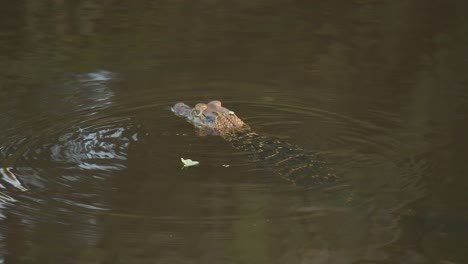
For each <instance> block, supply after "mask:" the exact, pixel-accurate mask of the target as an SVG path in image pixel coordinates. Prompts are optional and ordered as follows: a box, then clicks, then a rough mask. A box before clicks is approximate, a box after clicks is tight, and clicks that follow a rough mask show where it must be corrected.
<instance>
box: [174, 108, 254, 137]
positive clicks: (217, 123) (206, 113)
mask: <svg viewBox="0 0 468 264" xmlns="http://www.w3.org/2000/svg"><path fill="white" fill-rule="evenodd" d="M171 109H172V112H174V113H175V114H176V115H177V116H180V117H183V118H185V119H186V120H187V121H188V122H189V123H192V124H193V125H194V126H195V127H196V128H197V130H198V132H199V134H200V135H227V134H231V133H234V132H237V131H241V130H244V129H248V128H249V127H248V126H247V125H246V124H245V123H244V122H242V120H240V119H239V118H238V117H237V116H236V114H235V113H234V112H233V111H231V110H229V109H227V108H224V107H222V106H221V102H220V101H211V102H209V103H208V104H204V103H199V104H196V105H195V107H193V108H192V107H190V106H188V105H186V104H184V103H177V104H175V105H174V106H173V107H172V108H171Z"/></svg>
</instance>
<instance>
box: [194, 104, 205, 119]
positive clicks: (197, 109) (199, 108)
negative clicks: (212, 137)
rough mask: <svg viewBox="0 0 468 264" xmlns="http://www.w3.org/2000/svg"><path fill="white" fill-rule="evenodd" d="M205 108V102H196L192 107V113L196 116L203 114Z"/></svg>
mask: <svg viewBox="0 0 468 264" xmlns="http://www.w3.org/2000/svg"><path fill="white" fill-rule="evenodd" d="M206 108H207V106H206V104H197V105H196V106H195V107H194V108H193V109H192V114H193V115H194V116H196V117H200V116H201V115H202V114H203V111H205V109H206Z"/></svg>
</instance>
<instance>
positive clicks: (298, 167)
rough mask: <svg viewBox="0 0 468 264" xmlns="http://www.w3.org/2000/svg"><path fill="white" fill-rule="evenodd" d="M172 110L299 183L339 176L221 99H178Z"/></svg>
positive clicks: (201, 130) (322, 181) (329, 180)
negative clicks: (244, 118)
mask: <svg viewBox="0 0 468 264" xmlns="http://www.w3.org/2000/svg"><path fill="white" fill-rule="evenodd" d="M172 111H173V112H174V113H175V114H176V115H177V116H180V117H183V118H185V119H186V120H187V121H188V122H190V123H192V124H193V125H194V126H195V127H196V128H197V130H198V133H199V134H202V135H219V136H221V137H223V138H224V139H225V140H226V141H228V142H229V143H231V145H232V146H233V147H235V148H236V149H239V150H243V151H247V152H249V153H251V154H252V155H253V156H254V158H255V159H256V160H260V161H262V162H263V163H264V164H265V165H266V166H267V167H269V168H271V169H272V170H273V171H274V172H275V173H277V174H279V175H280V176H282V177H284V178H285V179H287V180H290V181H292V182H294V183H295V184H298V185H302V186H313V185H321V184H327V183H332V182H335V181H336V180H337V177H336V175H335V174H334V173H332V172H331V170H330V169H329V168H326V167H325V164H324V162H323V161H320V160H319V159H317V155H316V154H314V153H311V152H308V151H305V150H303V149H301V148H299V147H296V146H293V145H291V144H289V143H286V142H283V141H280V140H278V139H275V138H271V137H267V136H262V135H260V134H257V133H255V132H254V131H252V129H251V128H250V127H249V126H248V125H247V124H245V123H244V122H243V121H242V120H241V119H240V118H238V117H237V116H236V114H235V113H234V112H233V111H231V110H229V109H227V108H225V107H223V106H222V105H221V102H220V101H212V102H210V103H208V104H203V103H199V104H197V105H196V106H195V107H194V108H191V107H189V106H188V105H186V104H184V103H177V104H175V105H174V107H172Z"/></svg>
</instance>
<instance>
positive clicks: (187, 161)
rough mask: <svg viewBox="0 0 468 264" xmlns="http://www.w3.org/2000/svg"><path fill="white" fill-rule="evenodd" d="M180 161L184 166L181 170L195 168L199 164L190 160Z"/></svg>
mask: <svg viewBox="0 0 468 264" xmlns="http://www.w3.org/2000/svg"><path fill="white" fill-rule="evenodd" d="M180 160H181V161H182V163H183V164H184V166H183V167H182V169H183V168H185V167H191V166H196V165H198V164H200V162H198V161H195V160H191V159H184V158H180Z"/></svg>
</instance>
